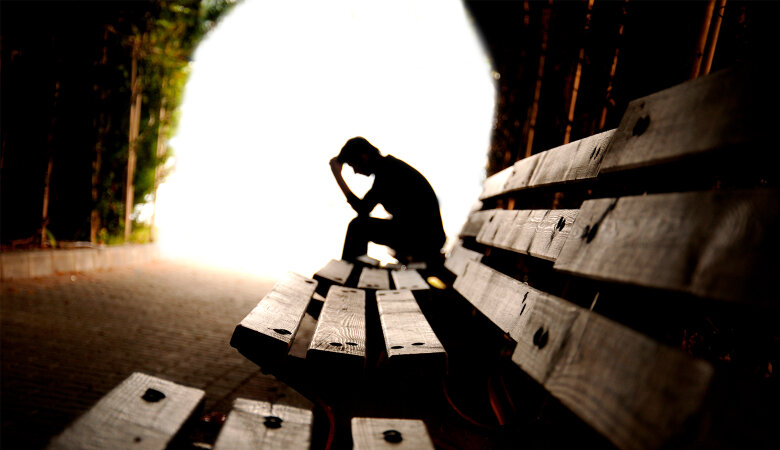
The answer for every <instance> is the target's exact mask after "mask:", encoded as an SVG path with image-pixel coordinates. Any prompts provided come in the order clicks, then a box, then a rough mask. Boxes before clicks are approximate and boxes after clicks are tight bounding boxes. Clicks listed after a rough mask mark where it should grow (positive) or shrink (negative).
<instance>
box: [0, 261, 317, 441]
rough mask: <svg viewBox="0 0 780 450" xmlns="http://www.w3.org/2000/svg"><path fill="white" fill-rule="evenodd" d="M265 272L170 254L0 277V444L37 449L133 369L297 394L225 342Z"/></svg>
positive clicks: (219, 409)
mask: <svg viewBox="0 0 780 450" xmlns="http://www.w3.org/2000/svg"><path fill="white" fill-rule="evenodd" d="M272 286H273V280H261V279H253V278H251V277H246V276H239V275H236V274H231V273H226V272H219V271H215V270H213V269H205V268H201V267H195V266H187V265H182V264H179V263H173V262H167V261H165V262H163V261H158V262H153V263H149V264H145V265H143V266H137V267H135V268H123V269H111V270H105V271H95V272H88V273H82V274H76V275H55V276H48V277H43V278H37V279H28V280H10V281H3V282H2V286H1V290H0V327H1V328H0V337H1V338H2V341H1V342H2V345H1V347H0V360H1V362H2V366H1V370H2V371H1V372H0V383H2V389H1V391H0V392H1V394H2V396H1V397H0V407H1V409H0V413H1V418H2V430H1V431H0V433H1V434H2V441H1V442H0V447H2V448H3V449H4V450H5V449H9V450H10V449H15V448H24V449H28V448H43V447H45V446H46V444H47V443H48V441H49V439H50V438H51V437H52V436H54V435H56V434H57V433H59V432H60V431H61V430H62V429H63V428H64V427H65V426H67V424H69V423H70V422H71V421H72V420H73V419H75V418H76V417H78V416H79V415H80V414H81V413H83V412H84V411H86V410H87V409H89V408H90V407H91V406H92V405H93V404H94V403H95V402H96V401H97V400H98V399H99V398H100V397H101V396H103V395H104V394H105V393H107V392H108V391H109V390H110V389H112V388H113V387H114V386H116V385H117V384H118V383H119V382H121V381H122V380H124V379H125V378H126V377H127V376H129V375H130V374H131V373H132V372H135V371H140V372H145V373H148V374H150V375H155V376H159V377H162V378H165V379H168V380H171V381H174V382H177V383H181V384H185V385H188V386H192V387H197V388H200V389H204V390H205V391H206V404H205V409H204V412H205V414H206V415H209V417H219V415H220V414H225V413H227V412H228V411H229V410H230V407H231V405H232V401H233V399H234V398H235V397H237V396H245V397H249V398H255V399H267V400H271V401H275V400H279V399H283V400H285V401H288V402H289V403H292V404H300V403H304V404H305V402H306V400H305V399H302V398H300V397H299V396H297V395H296V394H297V393H295V392H294V391H291V390H289V389H288V388H286V387H285V386H284V385H283V384H281V383H279V382H277V381H276V380H275V379H273V377H271V376H268V375H264V374H262V373H260V371H259V368H258V367H257V366H256V365H255V364H253V363H251V362H249V361H248V360H247V359H246V358H244V357H243V356H241V355H240V354H239V353H238V352H237V351H236V350H235V349H233V348H231V347H230V345H229V340H230V336H231V335H232V332H233V329H234V327H235V325H236V324H237V323H238V322H239V321H240V320H241V319H242V318H243V317H244V316H245V315H246V314H247V313H248V312H249V311H250V310H251V309H252V308H253V307H254V306H255V305H256V304H257V302H258V301H259V300H260V299H261V298H262V296H263V295H264V294H265V293H266V292H267V291H268V290H270V288H271V287H272Z"/></svg>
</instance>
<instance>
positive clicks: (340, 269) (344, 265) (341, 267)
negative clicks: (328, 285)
mask: <svg viewBox="0 0 780 450" xmlns="http://www.w3.org/2000/svg"><path fill="white" fill-rule="evenodd" d="M353 267H354V264H352V263H351V262H348V261H343V260H336V259H331V260H330V261H328V263H327V264H325V267H323V268H322V269H320V270H318V271H317V273H315V274H314V277H313V278H318V277H319V278H324V279H326V280H330V281H332V282H334V283H336V284H344V283H346V282H347V279H348V278H349V275H350V274H351V273H352V268H353Z"/></svg>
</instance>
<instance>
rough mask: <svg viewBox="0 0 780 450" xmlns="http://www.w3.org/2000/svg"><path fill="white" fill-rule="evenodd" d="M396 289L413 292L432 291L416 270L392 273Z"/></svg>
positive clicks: (394, 271)
mask: <svg viewBox="0 0 780 450" xmlns="http://www.w3.org/2000/svg"><path fill="white" fill-rule="evenodd" d="M390 276H391V277H392V278H393V284H395V288H396V289H409V290H412V291H418V290H425V289H430V286H428V283H426V282H425V280H424V279H423V277H422V275H420V272H418V271H416V270H408V269H407V270H393V271H392V272H390Z"/></svg>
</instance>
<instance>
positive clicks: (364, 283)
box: [357, 267, 390, 289]
mask: <svg viewBox="0 0 780 450" xmlns="http://www.w3.org/2000/svg"><path fill="white" fill-rule="evenodd" d="M357 287H358V288H360V289H390V276H389V274H388V273H387V270H386V269H376V268H373V267H364V268H363V270H362V271H361V272H360V278H359V279H358V284H357Z"/></svg>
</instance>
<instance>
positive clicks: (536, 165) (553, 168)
mask: <svg viewBox="0 0 780 450" xmlns="http://www.w3.org/2000/svg"><path fill="white" fill-rule="evenodd" d="M615 131H616V130H608V131H604V132H602V133H599V134H595V135H593V136H589V137H586V138H583V139H580V140H578V141H574V142H570V143H568V144H564V145H561V146H559V147H555V148H551V149H549V150H547V151H544V152H541V153H537V154H534V155H531V156H530V157H528V158H523V159H521V160H520V161H517V162H516V163H515V164H514V165H513V166H512V167H508V168H506V169H504V170H502V171H501V172H498V173H496V174H494V175H492V176H490V177H488V178H487V179H486V180H485V182H484V184H483V191H482V194H481V195H480V199H481V200H484V199H487V198H490V197H495V196H497V195H501V194H504V193H507V192H511V191H517V190H520V189H526V188H535V187H541V186H547V185H552V184H559V183H568V182H572V181H580V180H586V179H593V178H596V176H597V175H598V172H599V166H600V165H601V161H602V159H603V158H604V155H605V153H606V150H607V147H608V145H609V142H610V141H611V139H612V136H613V135H614V134H615Z"/></svg>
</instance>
